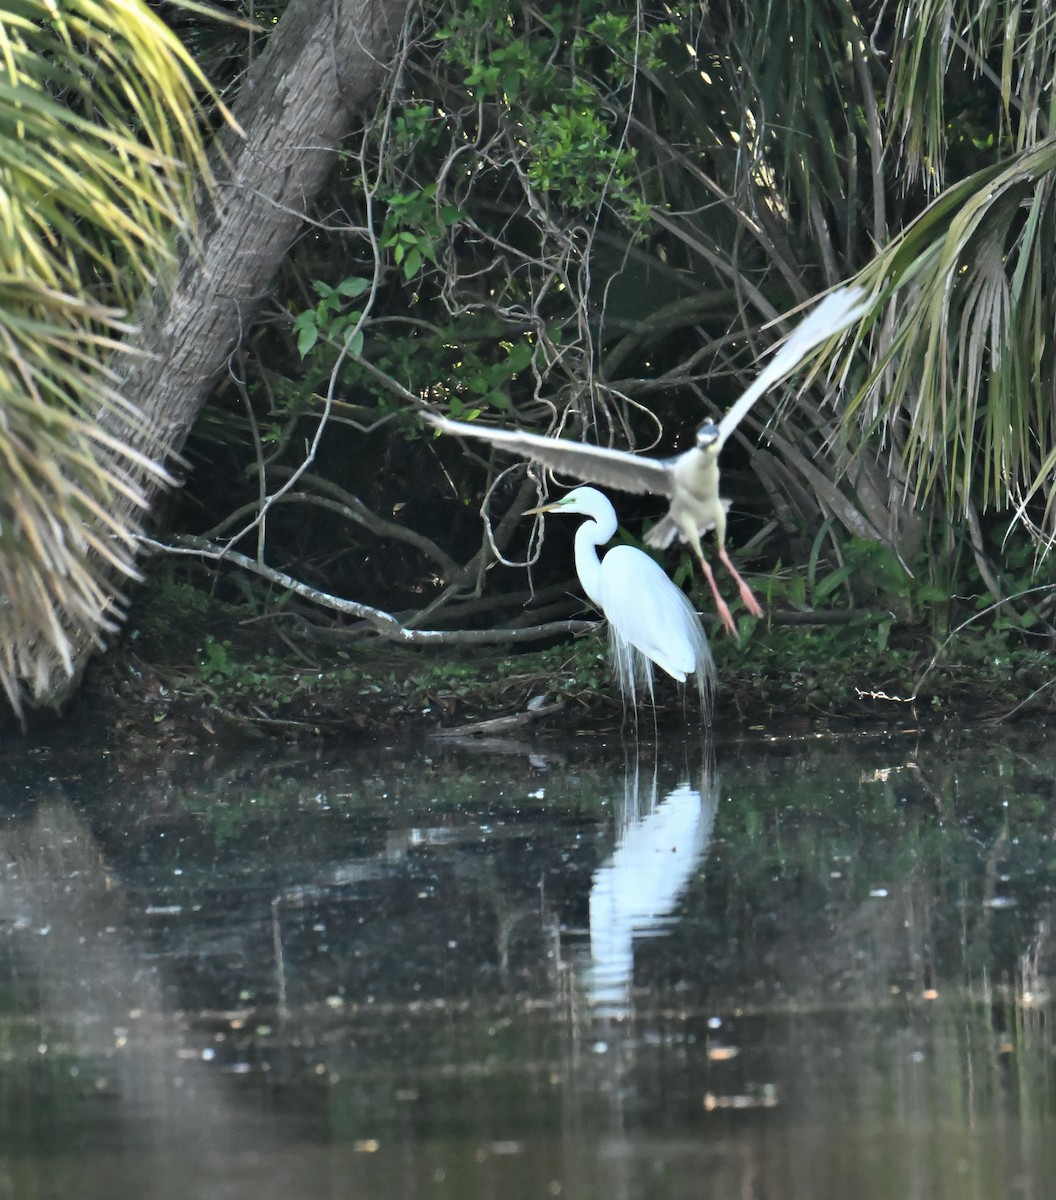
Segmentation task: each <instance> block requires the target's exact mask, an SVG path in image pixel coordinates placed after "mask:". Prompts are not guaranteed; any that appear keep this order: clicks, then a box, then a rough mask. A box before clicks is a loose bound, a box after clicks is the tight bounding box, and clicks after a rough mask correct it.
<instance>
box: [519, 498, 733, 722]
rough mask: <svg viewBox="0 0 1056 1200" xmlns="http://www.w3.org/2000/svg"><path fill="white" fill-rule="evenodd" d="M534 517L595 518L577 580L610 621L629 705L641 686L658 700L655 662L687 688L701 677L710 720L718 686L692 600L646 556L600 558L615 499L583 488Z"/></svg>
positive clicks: (580, 549) (579, 551) (582, 541)
mask: <svg viewBox="0 0 1056 1200" xmlns="http://www.w3.org/2000/svg"><path fill="white" fill-rule="evenodd" d="M529 512H531V513H549V512H553V513H576V514H579V515H580V516H584V517H588V518H589V520H587V521H584V522H583V524H582V525H580V527H579V528H578V529H577V530H576V574H577V575H578V576H579V582H580V583H581V584H582V585H583V590H584V591H585V592H586V593H587V595H588V596H589V597H590V599H591V600H593V601H594V603H595V604H596V605H597V606H598V608H600V609H601V611H602V612H603V613H604V614H605V619H606V621H607V622H608V625H609V646H610V649H611V652H612V666H613V673H614V674H615V676H616V679H617V682H618V683H619V686H620V691H621V693H622V694H623V698H624V702H625V703H626V702H627V701H630V703H631V705H632V707H633V706H635V705H636V704H637V698H638V687H639V685H641V686H643V687H644V688H645V690H646V691H647V692H648V694H649V698H650V699H652V696H653V664H654V663H655V664H656V665H657V666H658V667H660V668H661V669H662V670H664V671H666V672H667V673H668V675H670V676H671V677H672V678H673V679H677V680H678V682H679V683H685V682H686V680H687V679H689V678H690V677H691V676H692V677H693V678H694V680H695V681H696V685H697V689H698V691H699V692H700V703H701V710H702V712H703V714H704V718H705V720H706V719H707V718H708V717H709V716H710V713H711V697H712V692H713V690H714V687H715V663H714V660H713V659H712V656H711V647H710V646H709V645H708V635H707V634H706V633H705V632H704V627H703V626H702V625H701V623H700V617H699V616H698V615H697V612H696V609H694V607H693V605H692V604H691V603H690V602H689V598H688V597H687V596H686V595H685V593H684V592H682V591H681V590H680V589H679V588H677V587H676V586H675V585H674V584H673V583H672V582H671V580H670V579H668V577H667V575H666V574H665V573H664V569H663V567H661V566H660V564H659V563H657V562H655V561H654V560H653V559H651V558H650V557H649V555H648V554H646V553H645V552H644V551H642V550H638V549H636V548H635V547H634V546H614V547H613V548H612V549H611V550H610V551H609V552H608V554H606V555H605V557H604V558H599V557H598V547H599V546H601V545H604V543H605V542H607V541H608V540H609V539H610V538H611V537H612V536H613V534H614V533H615V532H616V526H617V521H616V512H615V510H614V509H613V507H612V505H611V504H610V503H609V501H608V499H607V498H606V497H605V496H603V495H602V494H601V492H599V491H598V490H597V489H596V488H592V487H578V488H575V489H574V490H573V491H571V492H568V493H567V494H566V495H564V496H562V497H561V498H560V499H559V500H554V501H552V502H551V503H550V504H544V505H542V507H540V508H533V509H530V510H529ZM526 515H527V514H526Z"/></svg>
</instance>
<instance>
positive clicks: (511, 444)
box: [424, 413, 673, 497]
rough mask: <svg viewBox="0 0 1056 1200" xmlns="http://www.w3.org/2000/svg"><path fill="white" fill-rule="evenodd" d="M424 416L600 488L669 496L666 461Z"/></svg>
mask: <svg viewBox="0 0 1056 1200" xmlns="http://www.w3.org/2000/svg"><path fill="white" fill-rule="evenodd" d="M424 415H425V419H426V420H427V421H428V422H429V423H430V424H431V425H432V426H433V427H434V428H436V429H439V430H440V431H441V432H443V433H450V434H453V435H454V436H456V437H469V438H479V439H481V440H482V441H485V442H491V444H492V445H493V446H495V447H496V448H497V449H499V450H505V451H506V452H507V453H509V454H523V455H524V457H525V458H530V459H532V460H533V461H534V462H538V463H542V464H543V465H544V466H546V467H550V468H552V469H553V470H555V471H564V472H566V473H567V474H569V475H574V476H575V477H576V478H577V479H582V480H584V481H585V482H588V483H600V484H601V485H602V486H603V487H611V488H618V489H619V490H620V491H622V492H651V493H652V494H654V495H657V496H667V497H670V496H671V494H672V487H673V482H672V480H673V473H672V471H671V466H670V460H669V459H663V458H645V457H643V456H642V455H639V454H629V453H628V452H627V451H626V450H610V449H608V447H606V446H591V445H589V444H588V443H586V442H568V441H564V440H562V439H561V438H550V437H543V436H542V435H541V434H537V433H520V432H518V431H517V430H514V429H496V428H495V426H493V425H476V424H474V425H469V424H466V423H465V422H463V421H449V420H448V419H447V418H446V417H439V416H434V415H433V414H432V413H426V414H424Z"/></svg>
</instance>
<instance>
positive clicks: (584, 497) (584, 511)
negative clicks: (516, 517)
mask: <svg viewBox="0 0 1056 1200" xmlns="http://www.w3.org/2000/svg"><path fill="white" fill-rule="evenodd" d="M612 511H613V508H612V505H611V504H610V503H609V501H608V499H607V498H606V497H605V496H603V495H602V494H601V492H599V491H598V489H597V488H592V487H577V488H573V490H572V491H571V492H566V493H565V494H564V495H563V496H561V497H559V498H558V499H557V500H552V501H551V502H550V503H549V504H543V505H541V506H540V507H539V508H529V509H527V510H526V511H525V513H524V515H525V516H526V517H530V516H532V515H533V514H534V513H551V512H552V513H578V514H580V515H582V516H585V517H594V519H595V520H599V519H601V518H602V517H606V516H608V515H609V514H610V513H612Z"/></svg>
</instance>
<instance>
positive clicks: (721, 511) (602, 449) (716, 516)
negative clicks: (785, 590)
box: [426, 287, 869, 633]
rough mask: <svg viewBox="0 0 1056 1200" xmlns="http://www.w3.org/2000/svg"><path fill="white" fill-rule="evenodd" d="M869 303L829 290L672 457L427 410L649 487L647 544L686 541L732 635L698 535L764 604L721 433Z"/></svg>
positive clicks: (852, 292)
mask: <svg viewBox="0 0 1056 1200" xmlns="http://www.w3.org/2000/svg"><path fill="white" fill-rule="evenodd" d="M868 307H869V305H868V303H867V302H866V301H865V292H864V290H863V289H862V288H860V287H847V288H841V289H840V290H839V291H836V292H833V293H832V294H831V295H830V296H827V297H826V298H825V299H824V300H823V301H822V302H821V303H820V304H819V305H818V306H817V308H815V309H814V311H813V312H811V313H810V315H809V316H807V317H806V318H805V319H804V320H803V321H801V322H800V323H799V325H797V326H796V328H795V329H793V330H792V333H791V334H790V335H789V337H788V340H787V341H786V342H785V344H784V345H783V346H782V347H781V349H780V350H779V351H778V352H777V354H775V355H774V357H773V359H772V360H771V362H770V363H769V365H768V366H767V367H765V368H764V369H763V371H761V372H760V374H759V375H758V377H757V378H756V379H755V382H754V383H753V384H752V385H751V387H749V388H748V389H747V390H746V391H745V392H744V394H743V395H742V396H741V397H740V398H739V399H738V400H737V401H736V402H735V403H734V404H733V406H732V407H731V408H730V410H729V412H728V413H726V415H725V416H724V417H723V418H722V420H721V421H719V423H718V424H716V423H715V422H714V421H710V420H709V421H705V422H704V423H703V424H702V425H701V426H700V428H699V429H698V430H697V439H696V445H695V446H694V447H693V448H692V449H691V450H687V451H685V452H684V453H683V454H679V455H677V456H675V457H674V458H644V457H642V456H641V455H639V454H631V453H629V452H628V451H625V450H612V449H609V448H608V447H606V446H591V445H589V444H587V443H585V442H570V441H562V440H561V439H559V438H551V437H543V436H541V435H540V434H535V433H518V432H517V431H516V430H512V429H495V428H489V427H488V426H487V425H477V424H473V425H470V424H466V423H465V422H461V421H450V420H448V419H447V418H446V417H440V416H434V415H432V414H426V420H428V421H429V422H430V423H431V424H432V425H434V426H435V427H436V428H437V429H440V430H442V431H443V432H444V433H451V434H456V435H457V436H459V437H470V438H482V439H483V440H484V441H488V442H491V443H492V444H493V445H494V446H495V447H496V448H497V449H499V450H505V451H508V452H509V453H511V454H523V455H524V456H525V457H526V458H530V459H532V460H533V461H535V462H539V463H542V464H543V465H544V466H547V467H550V468H551V469H552V470H555V471H567V472H568V473H569V474H570V475H575V476H576V477H577V478H579V479H585V480H589V481H590V482H591V483H600V484H602V485H603V486H604V487H614V488H619V489H620V490H621V491H624V492H651V493H654V494H655V495H658V496H666V497H667V498H668V500H669V501H670V507H669V509H668V511H667V515H666V516H664V517H663V518H662V519H661V520H660V521H658V522H657V524H656V525H655V526H654V527H653V528H652V529H651V530H650V531H649V533H648V534H647V535H646V539H645V540H646V541H647V542H648V543H649V545H650V546H658V547H664V546H668V545H670V544H671V542H672V541H673V540H674V539H675V538H676V537H678V538H680V539H681V540H682V541H684V542H688V543H689V545H690V547H691V548H692V550H693V553H694V555H696V558H697V561H698V562H699V563H700V567H701V570H702V571H703V572H704V577H705V578H706V579H707V581H708V585H709V586H710V588H711V591H712V595H714V597H715V606H716V608H717V609H718V612H719V616H720V617H721V618H722V621H723V623H724V624H725V625H726V627H727V628H728V629H729V630H730V632H731V633H736V632H737V627H736V625H734V623H733V617H732V616H731V615H730V610H729V607H728V605H727V604H726V601H725V600H723V598H722V596H721V595H720V594H719V589H718V586H717V585H716V583H715V576H714V575H713V573H712V570H711V567H710V566H709V564H708V561H707V559H706V558H705V557H704V550H703V548H702V547H701V544H700V538H701V535H702V534H704V533H707V531H708V530H709V529H714V530H715V545H716V548H717V553H718V556H719V558H720V559H721V560H722V563H723V565H724V566H725V567H726V569H727V570H728V571H729V572H730V574H731V575H732V576H733V578H734V580H735V581H736V583H737V586H738V588H739V590H740V593H741V599H742V600H743V601H744V606H745V608H747V609H748V611H749V612H750V613H752V614H753V616H757V617H761V616H762V615H763V610H762V608H761V607H760V605H759V601H758V600H756V598H755V596H753V595H752V590H751V588H749V586H748V584H747V583H745V581H744V580H743V579H742V578H741V576H740V574H739V573H738V571H737V569H736V567H734V565H733V563H732V562H731V561H730V556H729V554H727V552H726V510H727V509H728V508H729V501H728V500H724V499H723V498H722V497H721V496H720V495H719V453H720V451H721V450H722V448H723V446H724V445H725V444H726V439H727V438H728V437H729V436H730V434H731V433H733V431H734V430H735V429H736V428H737V426H738V425H739V424H740V422H741V421H742V420H743V418H744V417H745V415H746V414H747V412H748V410H749V409H750V408H751V407H752V405H753V404H754V403H755V402H756V400H758V399H759V397H760V396H761V395H762V394H763V393H764V392H765V391H767V390H768V389H770V388H772V387H773V386H774V385H775V384H777V383H780V382H781V380H782V379H784V378H785V377H786V376H788V375H790V374H791V373H792V372H793V371H794V370H795V369H796V368H797V367H798V366H799V365H800V364H801V363H802V362H803V360H804V359H805V358H806V356H807V355H808V354H809V353H810V351H811V350H813V349H814V348H815V347H816V346H819V345H820V344H821V343H822V342H824V341H825V340H826V339H827V338H830V337H832V336H834V335H835V334H837V333H839V332H840V331H841V330H843V329H846V328H847V326H848V325H850V324H851V323H852V322H854V321H856V320H857V319H858V318H859V317H860V316H862V315H863V313H865V311H866V310H867V308H868Z"/></svg>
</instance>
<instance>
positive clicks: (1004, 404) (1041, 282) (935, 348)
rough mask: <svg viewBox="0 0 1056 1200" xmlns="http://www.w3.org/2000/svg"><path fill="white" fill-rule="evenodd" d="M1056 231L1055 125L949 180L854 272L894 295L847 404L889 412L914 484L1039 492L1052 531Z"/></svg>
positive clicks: (1012, 498)
mask: <svg viewBox="0 0 1056 1200" xmlns="http://www.w3.org/2000/svg"><path fill="white" fill-rule="evenodd" d="M1054 241H1056V138H1050V139H1047V140H1045V141H1043V142H1041V143H1039V144H1037V145H1035V146H1033V147H1031V148H1029V149H1028V150H1025V151H1023V152H1021V153H1019V154H1016V155H1014V156H1013V157H1012V158H1010V159H1008V160H1006V161H1005V162H1003V163H1000V164H997V165H996V166H994V167H990V168H988V169H986V170H985V171H981V172H978V173H977V174H975V175H973V176H971V177H969V178H968V179H965V180H964V181H963V182H961V183H959V184H957V185H956V186H954V187H952V188H949V189H948V190H947V191H946V192H944V193H943V194H942V195H941V196H940V197H939V198H938V199H937V200H935V201H934V203H933V204H932V205H931V206H930V207H929V208H928V209H927V210H926V211H925V212H924V213H923V214H922V215H921V216H920V217H919V218H918V219H917V220H916V221H915V222H914V223H913V224H912V225H911V226H910V227H909V228H908V229H907V230H906V231H905V233H904V234H902V235H901V236H900V237H899V238H897V239H896V240H895V241H893V242H892V243H891V244H890V245H889V246H888V247H886V248H885V249H884V250H883V251H882V252H881V253H880V254H879V255H878V256H877V257H876V259H875V260H874V261H873V262H872V263H870V265H869V266H868V267H867V268H865V270H863V271H862V273H861V274H860V276H859V279H860V281H861V282H862V283H864V284H866V285H867V286H870V285H871V286H872V287H873V288H874V289H875V290H876V292H877V293H878V294H885V295H887V296H888V297H889V300H888V304H887V306H886V311H885V312H883V313H878V314H877V316H876V318H875V320H876V332H875V336H874V340H873V348H874V351H876V352H878V353H877V355H876V358H875V360H874V364H873V367H872V370H871V372H870V375H869V377H868V379H867V380H866V382H865V384H864V386H862V388H861V389H860V390H859V391H858V393H857V395H856V397H855V398H854V400H853V401H852V403H851V404H850V405H849V406H848V409H847V412H846V417H847V418H848V419H851V418H855V419H859V420H861V419H864V420H865V421H866V423H867V424H873V423H879V424H882V425H883V426H885V428H886V431H887V433H888V435H889V436H890V437H891V438H892V439H894V440H895V442H896V443H897V444H900V445H901V448H902V452H903V454H904V456H905V461H906V464H907V466H908V467H909V469H910V471H911V473H912V475H913V477H914V479H915V481H916V482H915V489H916V492H917V494H918V495H919V496H922V497H923V496H927V495H928V494H929V493H930V492H931V491H932V490H933V489H935V488H941V489H943V490H944V491H945V492H946V498H947V500H948V501H949V502H950V504H951V506H952V507H953V508H954V509H956V508H957V507H958V506H959V507H960V508H961V509H964V508H965V506H966V505H967V504H968V503H970V502H972V501H974V502H976V503H979V504H981V505H982V506H991V507H993V508H996V509H1002V508H1007V507H1010V506H1015V505H1022V504H1023V503H1024V502H1025V501H1026V500H1027V499H1029V498H1031V497H1034V496H1040V497H1042V498H1043V501H1044V510H1045V512H1044V521H1045V522H1046V524H1047V526H1048V529H1049V533H1050V535H1051V532H1052V528H1053V517H1054V515H1056V476H1054V472H1053V466H1054V462H1056V405H1054V404H1053V382H1052V381H1053V378H1054V369H1056V355H1054V348H1053V337H1052V330H1053V328H1054V323H1056V259H1054V256H1053V245H1054ZM896 289H897V294H894V293H895V292H896ZM845 365H848V366H849V362H848V363H847V364H845Z"/></svg>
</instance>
